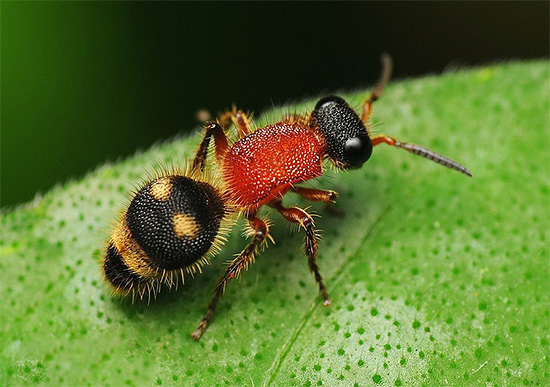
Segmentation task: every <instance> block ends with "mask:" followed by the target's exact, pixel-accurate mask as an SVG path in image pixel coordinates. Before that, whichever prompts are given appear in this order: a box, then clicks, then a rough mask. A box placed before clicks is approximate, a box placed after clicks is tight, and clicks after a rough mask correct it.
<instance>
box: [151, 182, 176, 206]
mask: <svg viewBox="0 0 550 387" xmlns="http://www.w3.org/2000/svg"><path fill="white" fill-rule="evenodd" d="M149 193H150V194H151V196H152V197H153V198H155V199H156V200H162V201H163V202H164V201H166V200H168V199H169V198H170V195H171V194H172V182H171V181H170V178H168V177H162V178H160V179H158V180H157V181H155V182H154V183H153V184H152V185H151V188H150V189H149Z"/></svg>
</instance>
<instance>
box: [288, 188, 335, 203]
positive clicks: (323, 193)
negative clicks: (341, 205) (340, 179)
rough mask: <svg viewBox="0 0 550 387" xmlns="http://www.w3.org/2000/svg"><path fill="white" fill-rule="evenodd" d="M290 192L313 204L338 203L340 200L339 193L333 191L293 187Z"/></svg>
mask: <svg viewBox="0 0 550 387" xmlns="http://www.w3.org/2000/svg"><path fill="white" fill-rule="evenodd" d="M290 190H291V191H292V192H296V193H297V194H298V195H300V196H301V197H303V198H304V199H307V200H310V201H312V202H323V203H336V198H338V193H337V192H335V191H331V190H325V189H317V188H306V187H299V186H292V187H291V188H290Z"/></svg>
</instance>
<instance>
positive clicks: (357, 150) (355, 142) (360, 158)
mask: <svg viewBox="0 0 550 387" xmlns="http://www.w3.org/2000/svg"><path fill="white" fill-rule="evenodd" d="M371 154H372V142H371V140H370V137H369V135H368V133H367V132H362V133H359V134H358V135H357V136H355V137H352V138H349V139H348V140H346V142H345V143H344V154H343V156H344V159H345V161H346V162H347V163H348V164H349V165H350V166H351V167H360V166H361V165H363V163H364V162H365V161H367V160H368V159H369V158H370V156H371Z"/></svg>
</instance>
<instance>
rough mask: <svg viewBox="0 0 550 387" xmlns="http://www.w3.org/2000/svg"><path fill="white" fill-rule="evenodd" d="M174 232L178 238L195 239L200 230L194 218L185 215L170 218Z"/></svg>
mask: <svg viewBox="0 0 550 387" xmlns="http://www.w3.org/2000/svg"><path fill="white" fill-rule="evenodd" d="M172 223H173V225H174V232H175V233H176V235H177V236H178V238H184V237H185V238H190V239H193V238H196V237H197V235H199V231H200V229H201V227H200V225H199V224H198V223H197V221H196V220H195V218H193V217H192V216H191V215H187V214H176V215H174V217H173V218H172Z"/></svg>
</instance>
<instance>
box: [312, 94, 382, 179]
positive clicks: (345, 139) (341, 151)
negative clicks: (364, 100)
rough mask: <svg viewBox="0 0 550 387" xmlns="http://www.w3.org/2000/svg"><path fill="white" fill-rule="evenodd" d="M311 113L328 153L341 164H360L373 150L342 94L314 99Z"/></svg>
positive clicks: (358, 119) (364, 129)
mask: <svg viewBox="0 0 550 387" xmlns="http://www.w3.org/2000/svg"><path fill="white" fill-rule="evenodd" d="M312 117H313V119H314V121H315V124H317V125H318V126H319V130H320V131H321V133H322V134H323V136H324V137H325V139H326V141H327V147H328V155H329V157H330V158H331V159H332V160H334V161H335V162H336V163H337V164H339V165H341V166H343V167H344V168H359V167H361V166H362V165H363V163H364V162H365V161H367V160H368V159H369V158H370V156H371V154H372V142H371V140H370V137H369V134H368V133H367V129H366V128H365V125H363V122H361V119H360V118H359V116H357V113H355V111H354V110H353V109H352V108H351V107H349V105H348V104H347V102H346V101H344V100H343V99H342V98H340V97H337V96H334V95H331V96H329V97H324V98H321V99H320V100H319V102H317V105H315V110H313V113H312Z"/></svg>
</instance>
